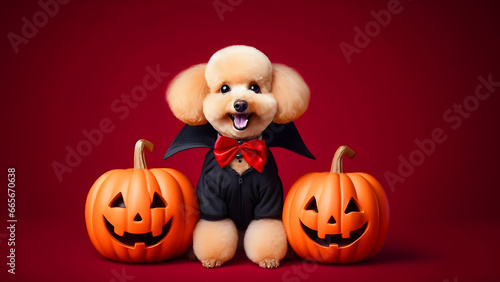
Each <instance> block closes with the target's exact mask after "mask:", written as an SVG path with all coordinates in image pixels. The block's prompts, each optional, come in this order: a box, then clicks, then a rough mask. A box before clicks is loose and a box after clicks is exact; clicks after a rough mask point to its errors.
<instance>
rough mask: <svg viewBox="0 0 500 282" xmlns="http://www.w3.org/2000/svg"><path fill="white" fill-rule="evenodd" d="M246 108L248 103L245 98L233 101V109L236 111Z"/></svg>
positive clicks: (239, 111)
mask: <svg viewBox="0 0 500 282" xmlns="http://www.w3.org/2000/svg"><path fill="white" fill-rule="evenodd" d="M247 108H248V103H247V101H245V100H237V101H236V102H234V109H235V110H236V111H237V112H238V113H241V112H244V111H245V110H246V109H247Z"/></svg>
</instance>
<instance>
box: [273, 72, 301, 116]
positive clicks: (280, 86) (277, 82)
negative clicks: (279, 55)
mask: <svg viewBox="0 0 500 282" xmlns="http://www.w3.org/2000/svg"><path fill="white" fill-rule="evenodd" d="M271 93H272V94H273V96H274V98H275V99H276V101H277V102H278V112H277V113H276V116H275V117H274V122H275V123H287V122H291V121H294V120H296V119H297V118H298V117H300V116H301V115H302V114H303V113H304V112H305V111H306V109H307V106H308V104H309V94H310V92H309V87H308V86H307V84H306V83H305V82H304V79H302V77H301V76H300V74H298V73H297V72H296V71H295V70H293V69H292V68H290V67H287V66H285V65H281V64H273V83H272V86H271Z"/></svg>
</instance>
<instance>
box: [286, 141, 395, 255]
mask: <svg viewBox="0 0 500 282" xmlns="http://www.w3.org/2000/svg"><path fill="white" fill-rule="evenodd" d="M345 154H347V156H348V157H350V158H352V157H353V156H354V152H353V151H352V150H351V149H350V148H348V147H347V146H341V147H340V148H339V149H338V150H337V152H336V153H335V156H334V157H333V162H332V168H331V171H330V172H312V173H308V174H306V175H304V176H302V177H301V178H300V179H299V180H297V182H295V184H294V185H293V186H292V188H290V191H289V192H288V195H287V197H286V200H285V204H284V207H283V224H284V226H285V231H286V234H287V237H288V241H289V243H290V246H291V247H292V248H293V250H294V251H295V252H296V253H297V254H298V255H300V256H301V257H302V258H304V259H308V260H314V261H317V262H322V263H352V262H358V261H363V260H366V259H369V258H371V257H373V256H375V255H376V254H377V253H378V252H379V251H380V249H381V248H382V246H383V244H384V242H385V239H386V237H387V231H388V227H389V204H388V202H387V197H386V195H385V193H384V190H383V188H382V186H381V185H380V183H379V182H378V181H377V180H376V179H375V178H373V177H372V176H370V175H368V174H366V173H343V168H342V158H343V156H344V155H345Z"/></svg>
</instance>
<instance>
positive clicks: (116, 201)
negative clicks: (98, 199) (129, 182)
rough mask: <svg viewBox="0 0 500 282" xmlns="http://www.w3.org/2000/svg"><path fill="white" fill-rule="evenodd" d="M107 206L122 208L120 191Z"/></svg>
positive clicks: (123, 203)
mask: <svg viewBox="0 0 500 282" xmlns="http://www.w3.org/2000/svg"><path fill="white" fill-rule="evenodd" d="M109 206H110V207H112V208H124V207H125V202H124V201H123V196H122V193H118V195H117V196H116V197H115V199H114V200H113V201H112V202H111V204H109Z"/></svg>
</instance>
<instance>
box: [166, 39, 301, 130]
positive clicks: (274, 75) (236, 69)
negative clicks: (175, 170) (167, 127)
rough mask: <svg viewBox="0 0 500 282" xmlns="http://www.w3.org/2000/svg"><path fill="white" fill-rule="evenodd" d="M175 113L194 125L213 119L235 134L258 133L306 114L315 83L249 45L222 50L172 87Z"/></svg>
mask: <svg viewBox="0 0 500 282" xmlns="http://www.w3.org/2000/svg"><path fill="white" fill-rule="evenodd" d="M167 101H168V103H169V106H170V109H171V110H172V112H173V113H174V115H175V116H176V117H177V118H178V119H180V120H181V121H183V122H185V123H187V124H190V125H200V124H204V123H206V122H209V123H210V124H211V125H212V126H213V127H214V128H215V129H216V130H217V131H218V132H219V133H220V134H221V135H223V136H227V137H231V138H234V139H250V138H256V137H258V136H259V135H260V134H261V133H262V132H263V131H264V129H266V127H267V126H268V125H269V124H270V123H271V122H273V121H274V122H276V123H287V122H290V121H293V120H295V119H296V118H298V117H299V116H300V115H302V114H303V113H304V111H305V110H306V109H307V105H308V103H309V88H308V87H307V85H306V84H305V82H304V80H303V79H302V77H301V76H300V75H299V74H298V73H297V72H295V71H294V70H293V69H291V68H289V67H287V66H284V65H278V64H271V62H270V61H269V59H268V58H267V56H266V55H264V54H263V53H262V52H260V51H259V50H257V49H255V48H253V47H248V46H230V47H227V48H224V49H222V50H219V51H218V52H216V53H215V54H214V55H213V56H212V57H211V58H210V60H209V62H208V63H207V64H200V65H196V66H193V67H191V68H189V69H187V70H185V71H183V72H182V73H180V74H179V75H178V76H177V77H176V78H175V79H174V80H173V81H172V83H171V84H170V86H169V87H168V90H167Z"/></svg>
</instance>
